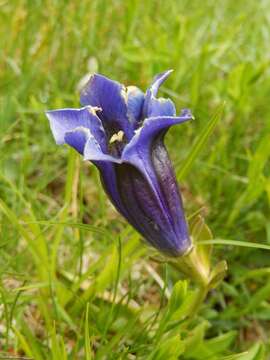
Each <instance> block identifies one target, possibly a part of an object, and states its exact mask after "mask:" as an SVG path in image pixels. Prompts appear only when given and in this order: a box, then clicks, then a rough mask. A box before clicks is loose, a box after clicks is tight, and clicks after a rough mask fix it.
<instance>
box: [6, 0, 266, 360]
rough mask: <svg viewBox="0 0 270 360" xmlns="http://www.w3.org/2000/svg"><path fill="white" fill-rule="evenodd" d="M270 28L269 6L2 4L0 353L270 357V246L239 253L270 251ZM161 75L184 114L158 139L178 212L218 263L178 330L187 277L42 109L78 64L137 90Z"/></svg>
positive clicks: (62, 95)
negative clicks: (172, 176) (60, 143)
mask: <svg viewBox="0 0 270 360" xmlns="http://www.w3.org/2000/svg"><path fill="white" fill-rule="evenodd" d="M269 19H270V3H269V1H268V0H264V1H261V2H260V6H259V5H258V3H257V2H254V1H251V0H246V1H243V0H239V1H233V0H226V1H223V2H220V1H218V2H217V1H213V0H206V1H204V2H203V3H201V2H200V3H199V2H198V1H196V0H192V1H174V0H167V1H166V2H165V1H152V0H145V1H143V2H142V1H139V0H132V1H121V0H118V1H116V0H114V1H107V0H92V1H90V0H89V1H88V0H81V1H64V0H59V1H53V0H45V1H41V0H34V1H27V0H13V1H6V0H2V1H0V38H1V44H2V47H1V52H0V59H1V62H0V89H1V90H0V255H1V256H0V298H1V304H0V350H1V352H0V354H1V355H0V358H1V356H2V358H3V359H4V358H5V355H6V356H10V357H12V356H14V357H15V356H21V357H26V358H32V359H35V360H41V359H42V360H43V359H52V360H59V359H61V360H62V359H87V360H89V359H94V358H95V359H147V360H150V359H155V360H156V359H160V360H162V359H177V358H180V359H187V360H189V359H200V360H203V359H205V360H206V359H213V360H214V359H217V360H220V359H224V360H225V359H227V360H229V359H242V360H249V359H251V360H252V359H254V360H255V359H256V360H263V359H267V358H268V356H269V355H270V344H269V336H270V326H269V325H270V322H269V321H270V303H269V299H270V285H269V274H270V270H269V269H270V253H269V251H267V250H265V249H259V248H258V247H256V246H255V247H254V248H253V247H250V245H252V244H253V243H260V244H263V245H266V246H267V245H268V246H269V245H270V223H269V199H270V182H269V170H270V167H269V161H268V160H269V155H270V145H269V144H270V142H269V130H270V122H269V117H270V108H269V93H270V82H269V66H268V65H269V62H270V57H269V39H270V30H269V29H270V27H269V25H270V24H269V21H270V20H269ZM169 68H172V69H174V73H173V74H172V75H171V77H170V79H169V80H168V82H166V84H165V86H164V87H163V88H162V92H163V94H165V95H166V96H170V97H171V98H172V99H173V100H174V102H175V103H176V105H177V108H178V110H180V109H181V108H184V107H189V108H191V109H192V112H193V113H194V115H195V117H196V120H195V121H194V122H193V123H189V124H185V125H181V126H179V127H176V128H174V129H173V130H171V131H170V132H169V134H168V136H167V145H168V148H169V151H170V154H171V157H172V160H173V162H174V164H175V168H176V173H177V176H178V179H179V180H180V181H181V189H182V193H183V197H184V201H185V208H186V213H187V215H188V216H192V214H194V213H200V214H201V216H203V217H204V218H205V220H206V222H207V224H208V225H209V227H210V228H211V230H212V233H213V234H214V240H215V241H214V242H216V243H219V246H215V247H214V254H213V262H214V263H218V261H221V260H226V261H227V263H228V267H229V269H228V273H227V276H226V277H225V279H224V281H223V282H222V283H221V284H220V286H219V287H218V288H217V289H215V290H213V291H211V292H210V294H209V295H208V297H207V299H206V301H205V303H204V305H203V306H202V307H201V308H200V310H199V313H198V315H197V316H195V317H194V318H193V319H192V320H191V321H189V322H188V323H187V322H186V321H185V318H184V314H186V313H187V311H188V308H189V306H190V304H191V302H192V299H193V298H194V296H195V295H196V294H195V293H196V289H195V288H194V286H193V284H192V283H190V282H187V281H186V280H184V279H181V277H180V274H179V273H178V272H177V271H175V270H174V269H173V268H172V267H170V266H169V265H164V264H157V263H155V262H153V260H152V259H151V258H150V257H151V255H152V252H151V251H150V250H149V249H148V248H146V247H145V246H143V245H142V244H141V242H140V238H139V236H138V234H137V233H135V231H134V230H132V229H131V228H130V227H129V226H128V225H127V224H126V223H125V221H124V220H123V219H122V218H121V217H120V216H119V215H118V214H117V213H116V212H115V211H114V209H113V208H112V206H110V205H109V203H108V200H107V198H106V196H105V195H104V193H103V191H102V188H101V185H100V183H99V179H98V174H97V171H96V170H95V168H94V167H93V166H91V165H89V164H86V163H83V162H82V161H81V159H80V158H79V157H78V156H77V155H76V154H75V153H74V152H73V151H68V150H67V148H64V147H63V148H62V147H56V145H55V144H54V141H53V139H52V136H51V134H50V130H49V126H48V122H47V120H46V118H45V116H44V110H46V109H54V108H59V107H78V105H79V100H78V99H79V98H78V83H79V81H80V79H81V78H82V77H83V76H84V75H85V74H87V73H88V72H89V71H93V70H98V71H99V72H101V73H103V74H105V75H107V76H109V77H112V78H114V79H117V80H119V81H121V82H124V83H126V84H137V85H139V86H140V87H141V88H143V89H146V87H147V85H148V84H149V82H150V81H151V79H152V77H153V75H154V74H156V73H157V72H159V71H163V70H165V69H169ZM223 104H224V105H223ZM221 108H223V110H222V114H221ZM217 239H228V240H231V241H228V242H227V243H226V242H225V240H224V241H218V240H217ZM232 240H233V241H232ZM240 242H241V244H242V242H246V243H247V247H239V246H233V245H236V244H237V243H238V244H239V243H240ZM220 244H221V245H220ZM225 244H227V245H225ZM236 354H238V355H236ZM6 358H7V357H6Z"/></svg>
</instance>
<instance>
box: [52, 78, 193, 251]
mask: <svg viewBox="0 0 270 360" xmlns="http://www.w3.org/2000/svg"><path fill="white" fill-rule="evenodd" d="M170 73H171V71H166V72H164V73H162V74H159V75H157V76H156V77H155V79H154V81H153V83H152V84H151V86H150V87H149V88H148V90H147V91H146V93H145V94H144V93H143V92H142V91H141V90H140V89H138V88H137V87H135V86H128V87H125V86H124V85H121V84H119V83H118V82H116V81H112V80H110V79H108V78H106V77H104V76H102V75H99V74H94V75H92V77H91V78H90V80H89V82H88V83H87V84H86V86H85V88H84V89H83V90H82V92H81V97H80V100H81V104H82V106H83V107H82V108H80V109H61V110H53V111H48V112H47V113H46V115H47V117H48V119H49V121H50V126H51V130H52V133H53V136H54V138H55V141H56V143H57V144H68V145H69V146H71V147H73V148H74V149H76V150H77V151H78V152H79V153H80V154H82V155H83V157H84V159H85V160H90V161H91V162H92V163H93V164H94V165H96V166H97V168H98V169H99V172H100V177H101V181H102V184H103V187H104V189H105V191H106V193H107V195H108V196H109V198H110V200H111V202H112V203H113V205H114V206H115V208H116V209H117V210H118V211H119V212H120V213H121V214H122V215H123V216H124V217H125V218H126V219H127V221H128V222H129V223H130V224H131V225H132V226H133V227H134V228H135V229H136V230H137V231H138V232H139V233H140V234H141V235H142V236H143V237H144V238H145V239H146V240H147V242H148V243H149V244H151V245H152V246H154V247H155V248H156V249H158V250H159V251H161V252H162V253H164V254H166V255H169V256H181V255H183V254H185V253H187V252H188V251H189V249H190V248H191V241H190V237H189V233H188V226H187V222H186V220H185V215H184V211H183V206H182V200H181V195H180V192H179V188H178V185H177V182H176V178H175V174H174V170H173V168H172V165H171V162H170V159H169V156H168V153H167V150H166V148H165V146H164V143H163V139H164V135H165V134H166V132H167V130H168V129H169V128H170V127H171V126H172V125H176V124H181V123H183V122H185V121H187V120H190V119H192V115H191V113H190V111H189V110H183V111H182V112H181V114H180V115H179V116H177V115H176V110H175V106H174V104H173V102H172V101H171V100H170V99H164V98H157V92H158V89H159V87H160V85H161V84H162V83H163V81H164V80H165V79H166V78H167V77H168V75H169V74H170Z"/></svg>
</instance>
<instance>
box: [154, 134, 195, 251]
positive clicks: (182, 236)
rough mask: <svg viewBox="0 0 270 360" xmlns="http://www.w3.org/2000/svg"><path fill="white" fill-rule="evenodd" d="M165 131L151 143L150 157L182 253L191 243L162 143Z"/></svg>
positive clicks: (177, 191)
mask: <svg viewBox="0 0 270 360" xmlns="http://www.w3.org/2000/svg"><path fill="white" fill-rule="evenodd" d="M165 132H166V130H165V131H164V132H163V134H160V135H159V136H158V137H157V138H156V139H155V140H154V142H153V143H152V150H151V158H152V164H153V168H154V169H155V174H156V176H157V179H158V183H159V187H160V190H161V193H162V198H163V199H164V202H165V204H166V205H165V206H166V208H167V209H168V210H167V211H168V213H169V214H170V217H171V220H172V226H173V228H174V232H175V234H176V237H177V248H178V251H179V252H180V253H181V252H182V253H184V252H185V251H186V250H187V249H188V248H189V247H190V246H191V243H190V239H189V232H188V226H187V222H186V219H185V215H184V210H183V204H182V198H181V194H180V191H179V188H178V184H177V180H176V176H175V173H174V170H173V167H172V164H171V161H170V158H169V155H168V153H167V150H166V148H165V146H164V143H163V138H164V135H165Z"/></svg>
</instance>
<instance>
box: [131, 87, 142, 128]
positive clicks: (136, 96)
mask: <svg viewBox="0 0 270 360" xmlns="http://www.w3.org/2000/svg"><path fill="white" fill-rule="evenodd" d="M127 98H128V100H127V107H128V118H129V120H130V122H131V123H132V124H134V127H135V128H136V127H137V123H138V122H139V121H140V120H141V117H142V109H143V104H144V93H143V92H142V91H141V90H140V89H139V88H137V87H136V86H128V87H127Z"/></svg>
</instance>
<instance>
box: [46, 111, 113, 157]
mask: <svg viewBox="0 0 270 360" xmlns="http://www.w3.org/2000/svg"><path fill="white" fill-rule="evenodd" d="M46 115H47V117H48V119H49V121H50V127H51V130H52V133H53V136H54V139H55V141H56V143H57V144H59V145H61V144H65V143H66V140H65V135H66V133H67V132H69V131H72V130H74V129H76V128H78V127H81V128H85V129H88V130H89V131H90V132H91V134H92V135H93V136H94V137H95V139H96V140H97V141H98V143H99V145H100V147H101V148H102V150H103V151H105V150H106V146H107V145H106V137H105V133H104V130H103V128H102V124H101V121H100V119H99V118H98V116H97V115H96V109H95V108H93V107H91V106H86V107H84V108H82V109H61V110H53V111H47V112H46ZM82 141H83V138H81V141H80V145H78V149H77V150H78V151H79V152H82V151H81V150H82Z"/></svg>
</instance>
